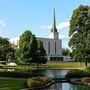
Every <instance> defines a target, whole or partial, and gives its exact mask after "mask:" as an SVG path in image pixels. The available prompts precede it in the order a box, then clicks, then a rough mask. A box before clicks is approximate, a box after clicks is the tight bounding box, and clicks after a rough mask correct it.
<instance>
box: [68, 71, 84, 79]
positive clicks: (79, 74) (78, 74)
mask: <svg viewBox="0 0 90 90" xmlns="http://www.w3.org/2000/svg"><path fill="white" fill-rule="evenodd" d="M84 76H85V73H84V71H82V70H78V69H73V70H70V71H68V72H67V74H66V77H67V78H81V77H84Z"/></svg>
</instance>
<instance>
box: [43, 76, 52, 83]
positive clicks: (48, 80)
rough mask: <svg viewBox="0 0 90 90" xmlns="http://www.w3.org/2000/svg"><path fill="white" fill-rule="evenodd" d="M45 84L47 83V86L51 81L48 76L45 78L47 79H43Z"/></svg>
mask: <svg viewBox="0 0 90 90" xmlns="http://www.w3.org/2000/svg"><path fill="white" fill-rule="evenodd" d="M42 80H43V82H44V83H45V84H47V83H48V82H50V81H51V80H50V79H49V77H47V76H45V77H43V79H42Z"/></svg>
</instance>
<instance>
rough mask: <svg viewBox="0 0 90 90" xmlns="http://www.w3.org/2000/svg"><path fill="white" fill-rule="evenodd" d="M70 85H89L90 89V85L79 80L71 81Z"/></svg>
mask: <svg viewBox="0 0 90 90" xmlns="http://www.w3.org/2000/svg"><path fill="white" fill-rule="evenodd" d="M70 83H72V84H79V85H87V86H89V87H90V83H87V82H81V81H78V79H71V80H70Z"/></svg>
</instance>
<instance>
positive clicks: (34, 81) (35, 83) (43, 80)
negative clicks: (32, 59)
mask: <svg viewBox="0 0 90 90" xmlns="http://www.w3.org/2000/svg"><path fill="white" fill-rule="evenodd" d="M50 81H51V80H50V79H49V77H47V76H43V77H33V78H29V79H28V81H27V85H28V87H30V88H32V87H39V86H43V85H46V84H48V83H49V82H50Z"/></svg>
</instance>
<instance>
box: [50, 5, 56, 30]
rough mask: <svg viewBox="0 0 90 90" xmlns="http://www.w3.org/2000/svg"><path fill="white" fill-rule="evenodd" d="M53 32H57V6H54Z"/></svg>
mask: <svg viewBox="0 0 90 90" xmlns="http://www.w3.org/2000/svg"><path fill="white" fill-rule="evenodd" d="M51 32H57V28H56V17H55V7H53V25H52V29H51Z"/></svg>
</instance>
